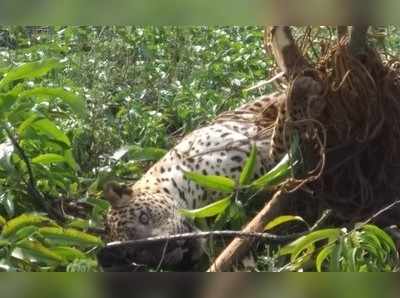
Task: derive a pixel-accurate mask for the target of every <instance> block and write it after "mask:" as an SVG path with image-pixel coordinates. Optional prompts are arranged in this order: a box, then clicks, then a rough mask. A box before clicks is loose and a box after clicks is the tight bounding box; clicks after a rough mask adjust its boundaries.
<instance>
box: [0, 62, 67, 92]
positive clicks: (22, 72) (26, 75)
mask: <svg viewBox="0 0 400 298" xmlns="http://www.w3.org/2000/svg"><path fill="white" fill-rule="evenodd" d="M60 67H62V64H61V63H60V62H59V61H58V60H57V59H46V60H43V61H37V62H30V63H24V64H22V65H20V66H18V67H16V68H14V69H12V70H10V71H8V72H6V73H5V74H4V77H3V79H2V80H1V81H0V88H3V87H4V86H5V85H7V84H8V83H10V82H13V81H16V80H20V79H33V78H37V77H41V76H44V75H46V74H47V73H48V72H49V71H51V70H52V69H55V68H60Z"/></svg>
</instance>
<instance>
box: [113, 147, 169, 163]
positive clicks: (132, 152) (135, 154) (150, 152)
mask: <svg viewBox="0 0 400 298" xmlns="http://www.w3.org/2000/svg"><path fill="white" fill-rule="evenodd" d="M166 153H167V151H166V150H164V149H161V148H153V147H144V148H142V147H139V146H134V145H131V146H124V147H122V148H120V149H118V150H117V151H116V152H115V153H114V154H113V156H112V158H113V159H115V160H120V159H121V158H123V157H124V156H125V155H127V154H128V155H129V158H130V159H132V160H140V161H147V160H159V159H160V158H162V157H163V156H164V155H165V154H166Z"/></svg>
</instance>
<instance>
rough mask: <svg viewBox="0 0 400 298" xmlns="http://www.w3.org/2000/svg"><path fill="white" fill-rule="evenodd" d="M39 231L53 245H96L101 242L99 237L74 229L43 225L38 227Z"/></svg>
mask: <svg viewBox="0 0 400 298" xmlns="http://www.w3.org/2000/svg"><path fill="white" fill-rule="evenodd" d="M39 233H40V234H41V235H42V236H43V237H45V238H46V240H47V241H50V242H51V243H52V244H53V245H60V246H65V245H66V246H68V245H77V246H98V245H102V244H103V242H102V240H101V239H100V238H99V237H96V236H93V235H90V234H88V233H84V232H81V231H78V230H75V229H62V228H56V227H54V228H53V227H44V228H40V229H39Z"/></svg>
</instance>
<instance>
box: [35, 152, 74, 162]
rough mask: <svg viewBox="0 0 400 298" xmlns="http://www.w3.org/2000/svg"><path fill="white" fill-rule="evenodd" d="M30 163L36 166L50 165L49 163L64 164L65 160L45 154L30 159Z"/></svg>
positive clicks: (61, 157) (55, 155) (60, 156)
mask: <svg viewBox="0 0 400 298" xmlns="http://www.w3.org/2000/svg"><path fill="white" fill-rule="evenodd" d="M32 162H33V163H37V164H51V163H60V162H66V160H65V157H64V156H62V155H58V154H54V153H46V154H41V155H38V156H36V157H34V158H32Z"/></svg>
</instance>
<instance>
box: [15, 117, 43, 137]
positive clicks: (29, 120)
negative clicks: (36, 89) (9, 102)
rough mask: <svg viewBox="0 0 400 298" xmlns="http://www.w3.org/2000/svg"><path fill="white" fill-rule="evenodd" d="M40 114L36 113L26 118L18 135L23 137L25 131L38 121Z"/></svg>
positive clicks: (20, 126)
mask: <svg viewBox="0 0 400 298" xmlns="http://www.w3.org/2000/svg"><path fill="white" fill-rule="evenodd" d="M38 117H39V116H38V114H36V113H34V114H32V115H31V116H29V117H28V118H26V119H25V120H24V121H23V122H22V123H21V124H20V125H19V127H18V129H17V131H18V134H20V135H23V134H24V133H25V130H26V129H27V128H28V127H30V126H31V125H32V123H34V122H35V121H36V119H38Z"/></svg>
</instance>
